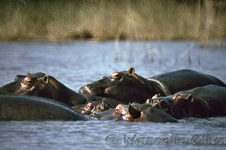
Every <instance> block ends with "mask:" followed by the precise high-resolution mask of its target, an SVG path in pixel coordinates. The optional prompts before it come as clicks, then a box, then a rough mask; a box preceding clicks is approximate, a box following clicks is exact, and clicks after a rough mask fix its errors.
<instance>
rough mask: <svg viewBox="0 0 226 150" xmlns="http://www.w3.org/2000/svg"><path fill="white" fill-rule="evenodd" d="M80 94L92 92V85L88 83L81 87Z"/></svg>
mask: <svg viewBox="0 0 226 150" xmlns="http://www.w3.org/2000/svg"><path fill="white" fill-rule="evenodd" d="M78 92H79V94H91V93H92V92H91V90H90V85H89V84H87V85H85V86H83V87H81V88H80V89H79V91H78Z"/></svg>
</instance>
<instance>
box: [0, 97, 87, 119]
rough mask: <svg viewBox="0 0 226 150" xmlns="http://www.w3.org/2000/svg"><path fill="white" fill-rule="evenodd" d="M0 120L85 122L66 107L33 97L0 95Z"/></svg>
mask: <svg viewBox="0 0 226 150" xmlns="http://www.w3.org/2000/svg"><path fill="white" fill-rule="evenodd" d="M0 120H5V121H7V120H87V118H85V117H84V116H82V115H80V114H79V113H77V112H76V111H75V110H73V109H71V108H70V107H68V106H67V105H65V104H63V103H60V102H57V101H54V100H49V99H45V98H41V97H34V96H20V95H0Z"/></svg>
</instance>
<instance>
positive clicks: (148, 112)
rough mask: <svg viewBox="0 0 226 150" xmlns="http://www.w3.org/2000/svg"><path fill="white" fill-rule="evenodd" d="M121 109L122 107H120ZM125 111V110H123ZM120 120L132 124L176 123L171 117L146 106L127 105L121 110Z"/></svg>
mask: <svg viewBox="0 0 226 150" xmlns="http://www.w3.org/2000/svg"><path fill="white" fill-rule="evenodd" d="M122 108H123V107H122ZM124 109H125V108H124ZM120 112H122V120H124V121H132V122H146V121H150V122H161V123H165V122H178V121H177V119H175V118H174V117H173V116H171V115H169V114H167V113H165V112H163V111H161V110H159V109H157V108H155V107H153V106H151V105H149V104H147V103H144V104H139V103H136V102H134V103H129V104H128V108H127V109H126V110H121V111H120Z"/></svg>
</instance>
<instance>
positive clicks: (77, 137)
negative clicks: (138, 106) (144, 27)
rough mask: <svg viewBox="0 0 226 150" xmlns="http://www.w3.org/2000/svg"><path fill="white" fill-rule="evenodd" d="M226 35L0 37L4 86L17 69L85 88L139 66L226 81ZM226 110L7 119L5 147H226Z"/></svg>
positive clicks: (1, 125) (0, 136)
mask: <svg viewBox="0 0 226 150" xmlns="http://www.w3.org/2000/svg"><path fill="white" fill-rule="evenodd" d="M225 60H226V42H222V45H221V46H220V47H218V46H217V45H215V44H214V43H213V44H211V45H208V46H206V47H205V46H204V48H200V46H199V43H197V42H192V41H181V42H132V43H128V42H119V43H115V42H111V41H110V42H103V43H96V42H83V41H78V42H71V43H62V44H53V43H37V42H24V43H19V42H18V43H17V42H14V43H7V42H0V77H1V78H0V86H1V85H4V84H6V83H8V82H11V81H12V80H13V79H14V77H15V76H16V75H17V74H26V73H27V72H28V71H29V72H31V73H36V72H43V73H46V74H49V75H52V76H54V77H55V78H56V79H58V80H59V81H61V82H62V83H64V84H65V85H66V86H68V87H70V88H71V89H73V90H75V91H78V89H79V87H81V86H83V85H85V84H86V83H90V82H93V81H95V80H97V79H100V78H101V77H102V76H105V75H110V74H111V73H112V72H115V71H122V70H128V69H129V68H130V67H135V69H136V72H137V73H138V74H140V75H142V76H144V77H150V76H153V75H157V74H159V73H163V72H167V71H174V70H178V69H184V68H189V69H194V70H197V71H201V72H204V73H208V74H212V75H214V76H217V77H218V78H220V79H221V80H223V81H224V82H226V75H225V71H226V62H225ZM225 129H226V117H216V118H206V119H195V118H188V119H183V120H180V122H179V123H151V122H145V123H133V122H119V121H117V122H115V121H95V120H94V121H86V122H83V121H77V122H72V121H43V122H36V121H7V122H0V148H1V149H78V148H79V149H81V148H83V149H84V148H86V149H113V148H117V149H125V148H128V147H129V148H130V149H144V148H146V149H225V147H226V130H225Z"/></svg>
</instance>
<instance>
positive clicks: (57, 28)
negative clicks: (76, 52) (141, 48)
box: [0, 0, 226, 42]
mask: <svg viewBox="0 0 226 150" xmlns="http://www.w3.org/2000/svg"><path fill="white" fill-rule="evenodd" d="M225 9H226V2H225V1H223V0H221V1H220V0H219V1H214V0H197V1H192V2H190V3H189V2H187V1H185V2H183V1H181V0H139V1H138V0H134V1H133V0H54V1H53V0H0V40H9V41H10V40H29V39H35V40H48V41H54V42H57V41H64V40H73V39H93V40H114V39H118V40H120V39H126V40H128V39H129V40H175V39H176V40H177V39H194V40H208V39H223V38H226V15H225V14H226V11H225Z"/></svg>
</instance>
